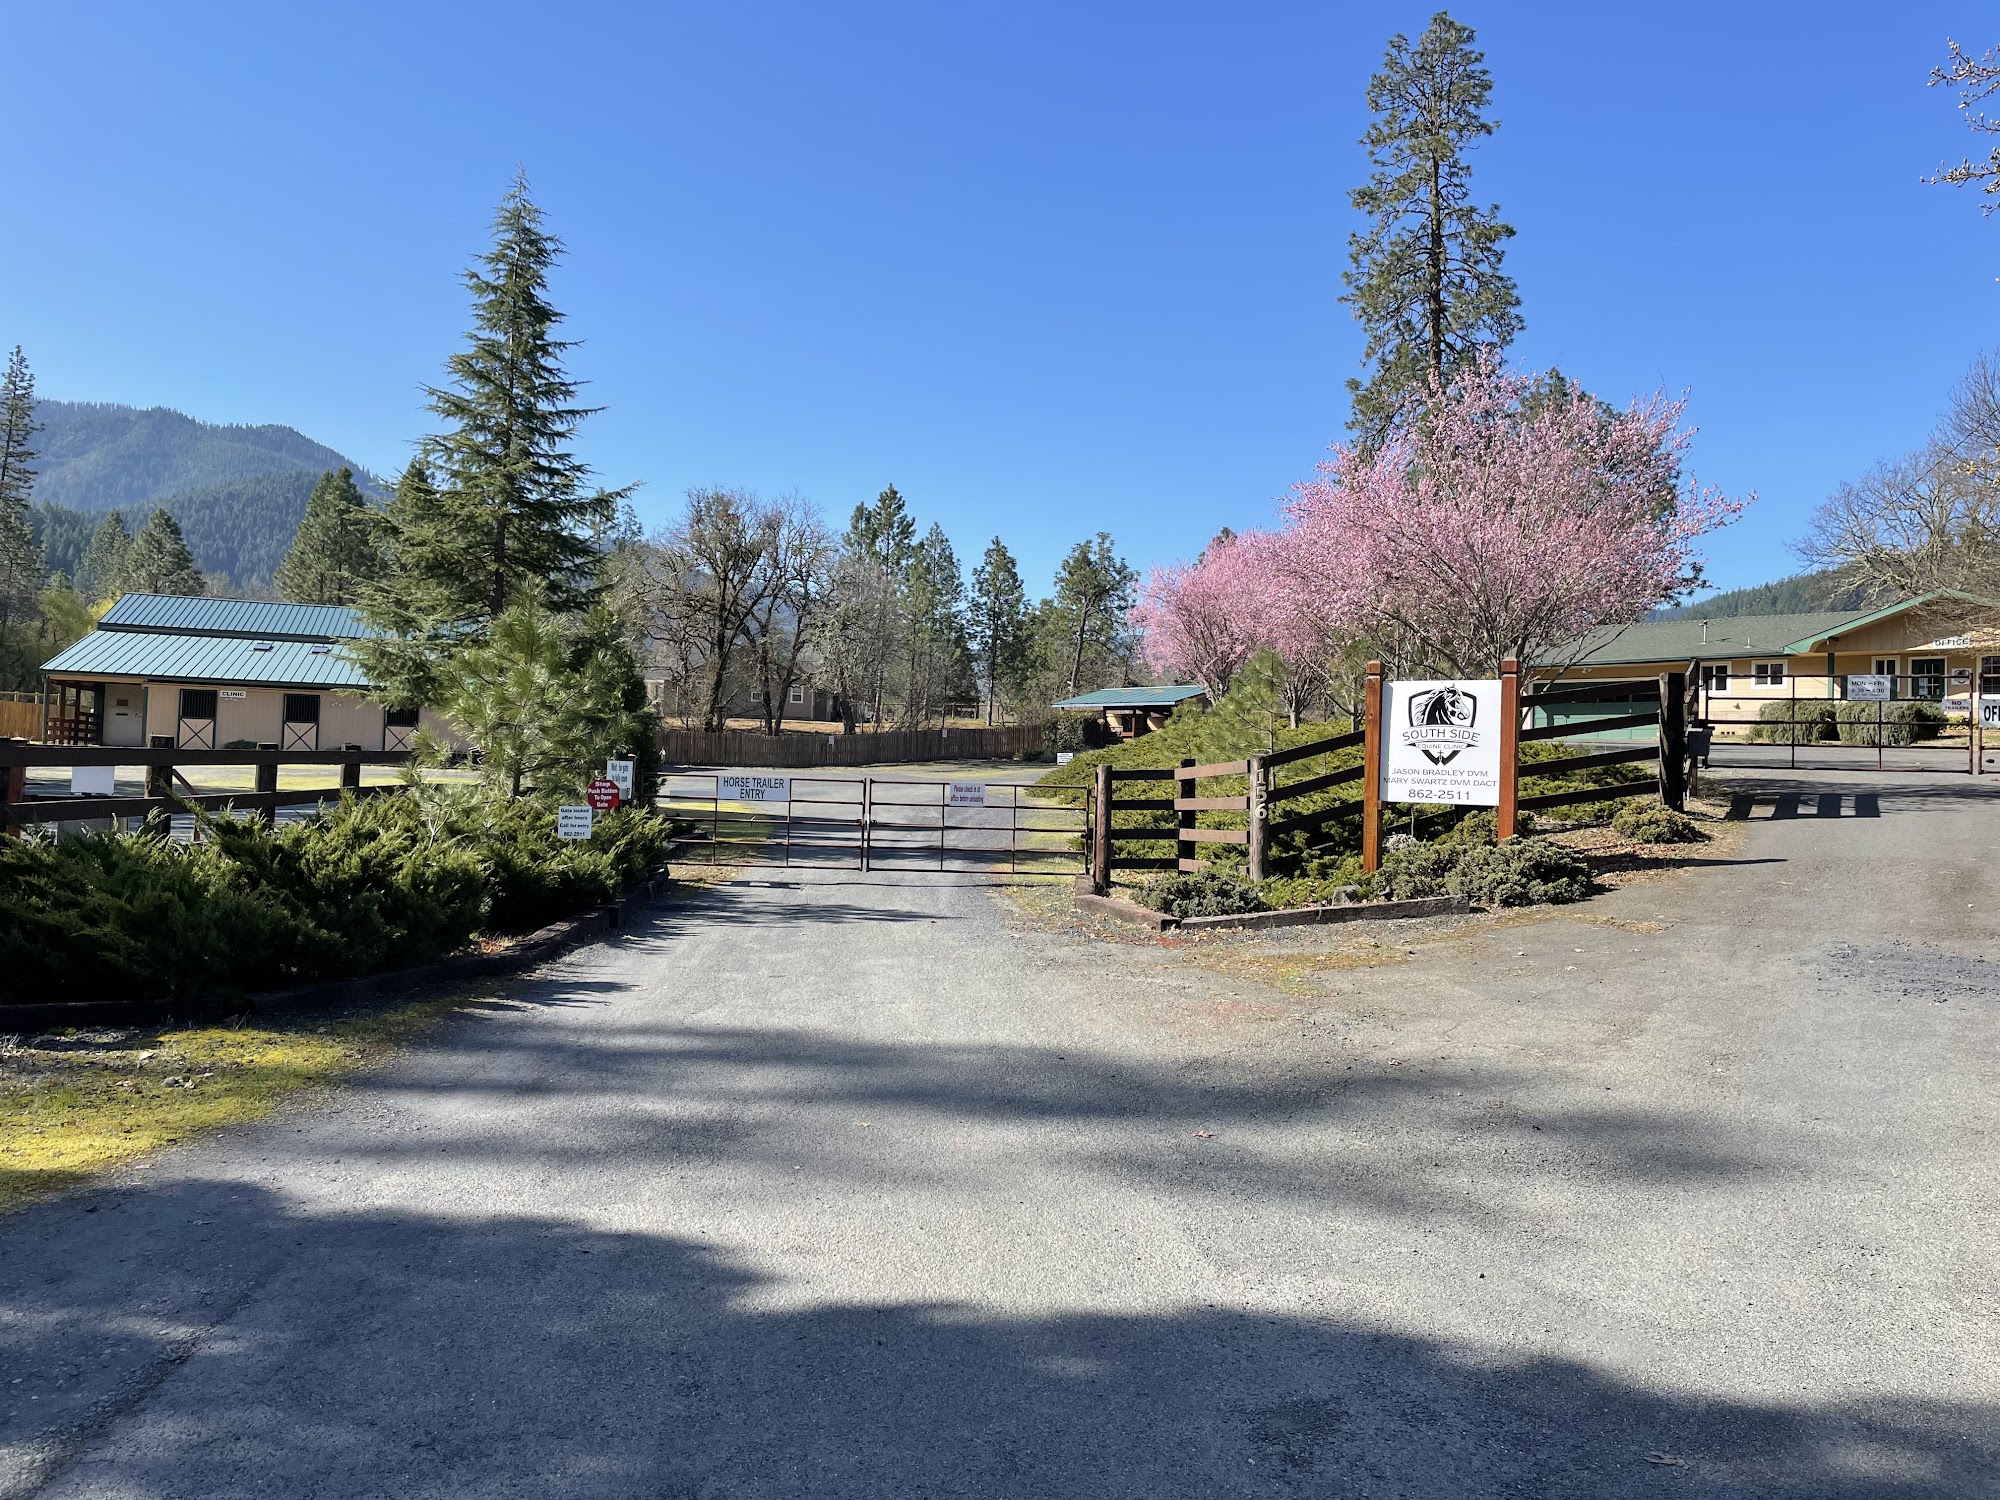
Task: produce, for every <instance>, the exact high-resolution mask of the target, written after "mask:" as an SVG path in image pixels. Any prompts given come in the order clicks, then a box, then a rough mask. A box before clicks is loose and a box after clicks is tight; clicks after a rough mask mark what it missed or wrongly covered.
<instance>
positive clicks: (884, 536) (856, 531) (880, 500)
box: [847, 484, 917, 572]
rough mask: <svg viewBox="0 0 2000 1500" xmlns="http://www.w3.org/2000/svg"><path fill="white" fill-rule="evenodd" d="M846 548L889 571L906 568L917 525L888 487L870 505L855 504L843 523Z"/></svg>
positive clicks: (914, 544)
mask: <svg viewBox="0 0 2000 1500" xmlns="http://www.w3.org/2000/svg"><path fill="white" fill-rule="evenodd" d="M847 546H848V547H849V548H851V549H853V550H855V551H858V552H865V553H867V554H868V555H869V556H871V557H873V558H874V559H875V560H876V561H877V562H878V563H880V564H882V566H883V567H885V568H888V569H890V570H891V571H892V572H901V571H902V570H903V569H904V568H906V567H908V566H909V562H910V557H911V555H912V554H913V553H914V552H915V551H916V546H917V523H916V521H915V519H914V518H913V517H912V516H911V515H910V511H909V507H908V506H907V505H905V504H904V503H903V497H902V496H901V495H900V494H898V493H897V491H896V487H895V486H894V485H893V484H892V485H890V486H889V487H888V488H887V489H885V490H884V491H882V493H881V494H879V495H877V496H876V497H875V503H874V504H873V505H857V506H855V507H854V514H853V515H852V516H851V517H850V518H849V519H848V522H847Z"/></svg>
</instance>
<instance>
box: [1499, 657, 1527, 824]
mask: <svg viewBox="0 0 2000 1500" xmlns="http://www.w3.org/2000/svg"><path fill="white" fill-rule="evenodd" d="M1520 737H1521V664H1520V662H1518V661H1516V660H1515V659H1514V658H1513V657H1511V656H1510V657H1508V658H1507V659H1506V660H1505V661H1503V662H1501V663H1500V805H1499V806H1498V807H1496V808H1494V810H1493V822H1494V836H1495V837H1496V838H1503V839H1511V838H1512V837H1513V836H1514V824H1515V822H1516V821H1517V819H1518V816H1519V814H1518V812H1517V809H1516V803H1517V801H1518V800H1519V797H1520V775H1519V771H1520V765H1519V762H1520V756H1521V738H1520Z"/></svg>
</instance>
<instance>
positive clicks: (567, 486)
mask: <svg viewBox="0 0 2000 1500" xmlns="http://www.w3.org/2000/svg"><path fill="white" fill-rule="evenodd" d="M562 250H563V246H562V241H561V240H559V239H557V238H556V237H555V236H554V235H552V234H550V233H549V232H548V230H547V229H546V228H545V227H544V225H543V219H542V211H541V210H540V209H539V208H537V207H536V206H535V203H534V201H533V199H531V198H530V197H529V196H528V182H527V178H526V176H525V174H523V175H518V176H516V178H515V179H514V186H513V187H512V189H511V190H510V191H509V192H508V194H507V196H506V198H505V199H504V200H503V201H502V202H501V205H500V208H499V211H498V212H497V213H496V214H495V216H494V220H493V248H492V249H491V250H489V251H487V252H486V253H485V254H484V255H482V256H480V257H479V259H478V261H477V263H476V264H474V265H473V266H472V267H471V268H470V269H469V270H467V271H466V273H465V284H466V286H467V288H468V289H469V290H470V291H471V293H472V310H473V313H472V316H473V329H472V332H471V334H470V335H469V343H468V345H467V347H466V348H465V349H464V350H462V351H461V352H459V353H457V354H454V355H452V357H451V359H450V360H449V361H448V363H447V372H448V374H449V377H450V379H449V383H448V384H447V385H444V386H433V387H431V388H429V395H430V404H431V410H432V411H433V412H435V413H436V414H437V415H438V416H439V417H441V418H442V419H443V421H444V431H442V432H441V433H439V434H437V435H436V436H434V437H432V438H430V439H429V440H428V441H427V442H426V444H425V452H426V457H427V459H428V460H429V463H430V465H431V466H432V469H433V471H434V473H433V477H434V480H435V484H436V488H437V493H438V497H439V501H440V509H441V511H442V512H443V513H444V515H445V516H446V517H448V522H447V524H445V525H443V526H418V527H413V528H408V529H405V527H404V526H403V525H402V522H403V521H404V519H406V517H405V516H404V515H402V514H399V513H398V512H397V511H396V510H395V508H394V507H392V508H391V513H390V533H391V535H390V547H389V551H390V556H391V561H392V564H393V568H394V572H393V574H392V575H391V582H392V585H393V587H394V589H395V590H396V591H397V593H398V594H399V595H400V596H401V597H402V598H403V599H404V600H405V601H406V607H410V606H419V607H421V609H422V611H423V612H424V613H427V614H434V615H437V616H439V617H441V618H445V619H451V620H455V621H459V622H477V621H484V620H486V619H490V618H491V617H493V616H494V615H497V614H498V613H499V612H500V611H501V610H502V609H504V608H506V606H507V602H508V601H509V599H511V598H512V597H513V596H514V594H515V593H516V592H518V591H519V590H520V588H521V587H522V586H523V585H524V584H525V583H527V582H528V581H529V580H534V581H536V582H537V583H538V584H539V585H540V586H541V588H542V589H543V592H544V595H545V597H546V599H547V602H548V605H549V607H551V608H553V609H556V610H558V611H564V610H574V609H579V608H581V607H583V606H584V605H585V604H586V603H587V602H588V601H589V600H590V598H591V597H592V594H593V592H594V587H595V573H596V567H597V562H598V549H597V547H596V545H595V537H596V534H597V532H598V531H599V530H601V529H602V528H603V527H606V526H608V525H610V524H611V523H612V521H613V520H615V518H616V515H617V510H618V502H619V501H620V500H621V499H623V498H624V497H625V496H626V495H627V494H629V493H630V488H629V487H628V488H626V489H623V490H601V489H595V488H593V487H592V486H591V484H590V469H589V466H588V465H586V464H585V463H584V462H583V461H582V460H581V459H579V458H578V457H576V455H575V454H574V453H572V452H571V451H570V441H571V439H572V438H573V437H574V435H575V433H576V430H577V427H578V426H579V425H580V424H581V423H582V421H583V419H584V418H585V417H588V416H590V415H591V414H592V413H593V412H595V411H598V410H601V408H597V407H587V406H580V405H578V404H577V391H578V385H577V382H576V381H574V380H572V379H570V377H569V375H568V374H567V373H566V372H565V371H564V368H563V356H564V354H565V353H566V352H567V351H568V350H570V349H572V348H574V347H575V343H574V341H573V340H567V339H559V338H557V337H556V336H555V328H556V325H557V324H559V323H560V322H561V321H562V316H563V315H562V314H561V313H559V312H557V311H556V309H555V308H554V307H553V306H551V305H550V303H549V300H548V277H549V271H550V269H551V268H552V267H553V266H554V265H555V263H556V262H557V261H558V260H559V259H560V258H561V256H562ZM386 623H393V621H390V622H386Z"/></svg>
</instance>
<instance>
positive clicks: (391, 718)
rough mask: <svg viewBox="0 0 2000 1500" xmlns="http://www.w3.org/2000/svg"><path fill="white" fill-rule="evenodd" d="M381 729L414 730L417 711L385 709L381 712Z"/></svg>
mask: <svg viewBox="0 0 2000 1500" xmlns="http://www.w3.org/2000/svg"><path fill="white" fill-rule="evenodd" d="M382 727H383V728H385V729H415V728H416V727H417V710H416V709H414V708H385V709H383V710H382Z"/></svg>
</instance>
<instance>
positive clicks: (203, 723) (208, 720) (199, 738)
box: [174, 688, 215, 750]
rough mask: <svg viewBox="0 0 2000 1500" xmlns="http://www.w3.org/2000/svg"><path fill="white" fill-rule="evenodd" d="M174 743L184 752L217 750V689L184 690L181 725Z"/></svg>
mask: <svg viewBox="0 0 2000 1500" xmlns="http://www.w3.org/2000/svg"><path fill="white" fill-rule="evenodd" d="M174 743H175V744H176V745H178V746H180V747H181V749H183V750H213V749H214V748H215V689H214V688H182V689H181V717H180V723H179V724H178V725H177V726H176V728H175V731H174Z"/></svg>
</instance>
